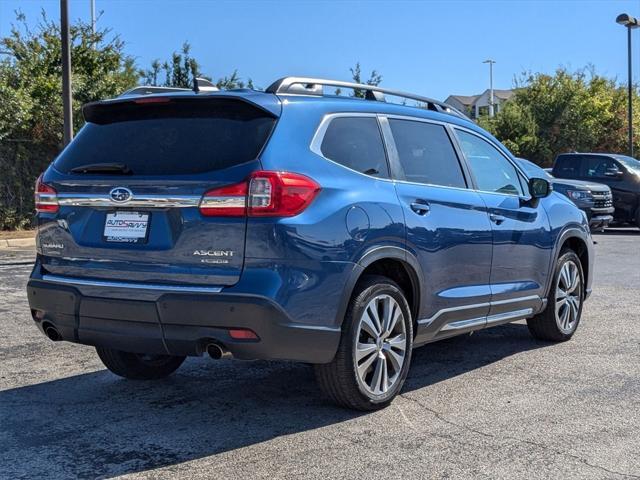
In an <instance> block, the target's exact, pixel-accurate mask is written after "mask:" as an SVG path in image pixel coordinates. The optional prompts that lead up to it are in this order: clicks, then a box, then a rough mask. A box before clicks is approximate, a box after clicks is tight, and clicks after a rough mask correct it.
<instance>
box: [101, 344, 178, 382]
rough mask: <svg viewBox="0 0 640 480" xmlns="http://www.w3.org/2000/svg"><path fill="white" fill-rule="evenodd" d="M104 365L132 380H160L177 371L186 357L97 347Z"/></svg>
mask: <svg viewBox="0 0 640 480" xmlns="http://www.w3.org/2000/svg"><path fill="white" fill-rule="evenodd" d="M96 351H97V352H98V356H99V357H100V360H102V363H104V366H105V367H107V368H108V369H109V370H110V371H111V372H113V373H115V374H116V375H118V376H120V377H124V378H128V379H131V380H158V379H160V378H165V377H168V376H169V375H171V374H172V373H173V372H175V371H176V370H177V369H178V367H179V366H180V365H182V362H184V360H185V357H177V356H172V355H145V354H140V353H130V352H123V351H122V350H114V349H112V348H104V347H96Z"/></svg>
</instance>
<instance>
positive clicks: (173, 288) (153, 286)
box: [42, 275, 222, 293]
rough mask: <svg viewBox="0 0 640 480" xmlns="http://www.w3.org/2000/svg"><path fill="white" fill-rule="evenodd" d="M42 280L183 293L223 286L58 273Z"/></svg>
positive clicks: (198, 291)
mask: <svg viewBox="0 0 640 480" xmlns="http://www.w3.org/2000/svg"><path fill="white" fill-rule="evenodd" d="M42 280H44V281H46V282H53V283H62V284H65V285H82V286H87V287H105V288H128V289H131V288H133V289H139V290H161V291H167V292H182V293H219V292H221V291H222V287H195V286H194V287H190V286H186V285H162V284H158V283H134V282H114V281H109V280H90V279H84V278H74V277H61V276H58V275H43V276H42Z"/></svg>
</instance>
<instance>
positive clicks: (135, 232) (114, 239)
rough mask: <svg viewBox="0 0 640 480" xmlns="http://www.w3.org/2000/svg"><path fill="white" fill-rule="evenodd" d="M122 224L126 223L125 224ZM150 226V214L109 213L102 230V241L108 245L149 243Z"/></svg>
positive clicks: (124, 211)
mask: <svg viewBox="0 0 640 480" xmlns="http://www.w3.org/2000/svg"><path fill="white" fill-rule="evenodd" d="M109 222H111V224H109ZM120 222H125V224H122V223H120ZM150 224H151V213H150V212H138V211H130V210H114V211H111V212H107V214H106V216H105V219H104V229H103V230H102V240H103V241H105V242H108V243H127V244H132V243H133V244H140V243H147V240H148V239H149V227H150ZM118 229H120V230H118ZM116 233H117V234H116Z"/></svg>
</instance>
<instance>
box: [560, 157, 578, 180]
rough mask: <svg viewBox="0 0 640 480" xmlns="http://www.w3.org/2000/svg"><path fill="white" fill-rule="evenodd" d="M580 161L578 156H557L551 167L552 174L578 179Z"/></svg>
mask: <svg viewBox="0 0 640 480" xmlns="http://www.w3.org/2000/svg"><path fill="white" fill-rule="evenodd" d="M581 159H582V157H580V155H559V156H558V158H556V163H555V165H554V166H553V174H554V175H555V176H557V177H565V178H577V177H579V176H580V162H581Z"/></svg>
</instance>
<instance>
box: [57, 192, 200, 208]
mask: <svg viewBox="0 0 640 480" xmlns="http://www.w3.org/2000/svg"><path fill="white" fill-rule="evenodd" d="M58 204H59V205H60V206H72V207H118V206H119V207H142V208H168V207H172V208H188V207H197V206H198V205H200V196H196V195H170V196H167V195H134V196H133V197H132V198H131V200H129V201H127V202H114V201H113V200H112V199H111V197H110V196H109V195H107V194H95V193H60V194H58Z"/></svg>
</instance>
